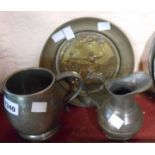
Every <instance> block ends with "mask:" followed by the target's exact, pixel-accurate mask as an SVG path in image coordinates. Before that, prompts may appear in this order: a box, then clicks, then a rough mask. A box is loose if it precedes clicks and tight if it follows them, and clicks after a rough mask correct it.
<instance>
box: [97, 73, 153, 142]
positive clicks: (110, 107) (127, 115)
mask: <svg viewBox="0 0 155 155" xmlns="http://www.w3.org/2000/svg"><path fill="white" fill-rule="evenodd" d="M151 86H152V80H151V77H150V76H149V75H147V74H145V73H143V72H136V73H132V74H130V75H128V76H126V77H122V78H120V79H115V80H111V81H109V82H108V83H106V84H105V87H106V89H107V91H108V93H109V98H108V99H107V100H106V101H105V103H103V104H102V105H101V107H99V108H98V121H99V124H100V126H101V127H102V129H103V130H104V132H105V133H106V135H107V137H108V138H109V139H113V140H128V139H130V138H132V136H133V135H135V134H136V133H137V132H138V131H139V129H140V128H141V126H142V122H143V113H142V111H141V109H140V107H139V105H138V104H136V102H135V100H134V95H135V94H137V93H140V92H143V91H145V90H147V89H149V88H150V87H151Z"/></svg>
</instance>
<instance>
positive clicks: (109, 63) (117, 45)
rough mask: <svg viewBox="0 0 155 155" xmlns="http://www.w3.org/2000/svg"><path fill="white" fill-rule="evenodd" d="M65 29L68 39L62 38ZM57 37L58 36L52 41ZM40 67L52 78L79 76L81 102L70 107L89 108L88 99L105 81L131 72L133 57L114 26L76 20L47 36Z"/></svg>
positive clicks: (102, 21)
mask: <svg viewBox="0 0 155 155" xmlns="http://www.w3.org/2000/svg"><path fill="white" fill-rule="evenodd" d="M66 28H67V29H71V32H68V33H71V34H69V36H68V34H67V36H65V35H66V34H65V30H64V29H66ZM58 34H59V35H60V34H61V35H60V36H58V38H57V39H56V40H55V39H54V36H55V35H58ZM69 37H70V38H69ZM40 66H41V67H45V68H48V69H51V70H53V71H54V72H55V73H56V74H59V73H60V72H63V71H68V70H74V71H77V72H78V73H80V74H81V76H82V77H83V80H84V84H85V87H84V88H83V91H82V92H81V95H80V96H79V100H80V98H82V102H79V101H77V100H78V98H77V99H76V100H75V101H73V102H72V103H71V104H73V105H77V106H91V105H93V103H90V101H88V100H89V99H88V98H91V97H92V96H95V95H97V96H98V95H99V94H101V92H102V94H103V91H104V82H105V81H107V80H110V79H114V78H117V77H121V76H124V75H127V74H129V73H131V72H132V71H133V68H134V54H133V50H132V47H131V45H130V42H129V41H128V39H127V37H126V36H125V34H124V33H123V32H122V31H121V30H120V29H119V28H117V27H116V26H115V25H113V24H111V23H109V22H107V21H104V20H102V19H98V18H79V19H75V20H72V21H69V22H67V23H65V24H63V25H61V26H60V27H58V28H57V29H56V30H55V31H54V32H53V33H52V34H51V35H50V37H49V38H48V40H47V42H46V43H45V46H44V48H43V51H42V55H41V58H40ZM71 82H72V83H73V79H71V80H70V81H65V82H64V81H63V82H61V83H62V86H63V87H65V88H66V87H67V85H68V84H70V83H71ZM74 84H75V85H76V82H75V80H74ZM83 98H84V99H83ZM92 98H93V97H92ZM86 100H87V101H86Z"/></svg>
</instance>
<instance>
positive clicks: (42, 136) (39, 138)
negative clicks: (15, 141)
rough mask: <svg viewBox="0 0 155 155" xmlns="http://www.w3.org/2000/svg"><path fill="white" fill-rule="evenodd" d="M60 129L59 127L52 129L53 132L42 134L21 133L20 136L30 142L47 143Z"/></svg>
mask: <svg viewBox="0 0 155 155" xmlns="http://www.w3.org/2000/svg"><path fill="white" fill-rule="evenodd" d="M59 127H60V126H57V127H56V128H54V129H51V130H49V131H47V132H45V133H41V134H35V135H28V134H25V133H19V135H20V136H21V137H22V138H24V139H27V140H30V141H45V140H48V139H49V138H51V137H52V136H53V135H54V134H55V133H56V132H57V131H58V129H59Z"/></svg>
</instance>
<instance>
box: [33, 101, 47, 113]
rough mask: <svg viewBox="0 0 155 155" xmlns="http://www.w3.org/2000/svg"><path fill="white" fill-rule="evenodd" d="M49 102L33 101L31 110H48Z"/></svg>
mask: <svg viewBox="0 0 155 155" xmlns="http://www.w3.org/2000/svg"><path fill="white" fill-rule="evenodd" d="M46 110H47V102H32V107H31V112H46Z"/></svg>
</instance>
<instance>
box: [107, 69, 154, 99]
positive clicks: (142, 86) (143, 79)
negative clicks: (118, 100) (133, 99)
mask: <svg viewBox="0 0 155 155" xmlns="http://www.w3.org/2000/svg"><path fill="white" fill-rule="evenodd" d="M151 86H152V79H151V77H150V76H149V75H148V74H146V73H144V72H141V71H139V72H135V73H132V74H130V75H128V76H125V77H122V78H119V79H116V80H111V81H110V82H109V83H107V84H106V88H107V90H108V92H109V93H110V94H111V95H113V96H119V97H123V96H129V95H133V94H136V93H141V92H143V91H145V90H147V89H149V88H150V87H151Z"/></svg>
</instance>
